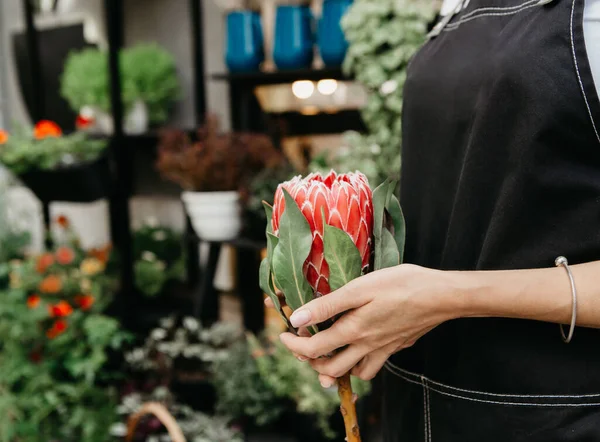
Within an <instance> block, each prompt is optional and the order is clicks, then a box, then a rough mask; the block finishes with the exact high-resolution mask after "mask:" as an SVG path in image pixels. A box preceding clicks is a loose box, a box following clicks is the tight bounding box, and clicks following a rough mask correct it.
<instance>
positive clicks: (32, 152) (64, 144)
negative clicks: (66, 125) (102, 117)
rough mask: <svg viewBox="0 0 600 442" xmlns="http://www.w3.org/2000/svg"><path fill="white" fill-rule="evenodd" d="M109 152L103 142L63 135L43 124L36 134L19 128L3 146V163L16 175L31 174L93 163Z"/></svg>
mask: <svg viewBox="0 0 600 442" xmlns="http://www.w3.org/2000/svg"><path fill="white" fill-rule="evenodd" d="M105 149H106V142H105V141H104V140H94V139H90V138H89V137H88V136H87V135H86V134H85V133H83V132H74V133H72V134H70V135H64V134H63V133H62V131H61V129H60V128H59V127H58V126H57V125H56V124H55V123H53V122H51V121H40V122H38V123H37V124H36V126H35V127H34V128H33V130H31V129H29V128H25V127H19V128H17V129H16V130H15V131H14V132H13V133H12V134H10V135H8V134H7V135H6V141H5V142H4V143H3V144H0V162H1V163H2V164H4V165H5V166H6V167H7V168H8V169H10V170H11V171H12V172H13V173H15V174H16V175H20V174H22V173H25V172H27V171H30V170H34V169H42V170H52V169H57V168H60V167H68V166H72V165H74V164H79V163H85V162H88V161H93V160H95V159H96V158H98V157H99V156H100V155H101V154H102V152H104V150H105Z"/></svg>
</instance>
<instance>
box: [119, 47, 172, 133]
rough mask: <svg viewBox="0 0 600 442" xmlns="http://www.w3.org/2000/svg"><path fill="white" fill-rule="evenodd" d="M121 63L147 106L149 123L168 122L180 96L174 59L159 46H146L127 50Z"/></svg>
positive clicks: (127, 76) (124, 72) (125, 73)
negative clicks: (172, 108)
mask: <svg viewBox="0 0 600 442" xmlns="http://www.w3.org/2000/svg"><path fill="white" fill-rule="evenodd" d="M122 63H123V74H124V76H125V77H126V78H127V79H128V81H131V82H132V83H133V84H134V85H135V87H136V89H137V93H138V97H139V98H141V99H142V101H144V103H146V105H147V106H148V113H149V117H150V121H152V122H153V123H160V122H164V121H166V120H167V117H168V111H169V110H170V108H171V106H172V105H173V104H174V103H175V101H176V100H177V99H179V97H180V95H181V91H180V86H179V80H178V79H177V69H176V66H175V60H174V59H173V56H172V55H171V54H170V53H169V52H167V51H166V50H164V49H162V48H161V47H160V46H159V45H157V44H156V43H145V44H139V45H136V46H133V47H131V48H128V49H125V50H124V51H123V61H122Z"/></svg>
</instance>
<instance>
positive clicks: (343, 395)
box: [337, 372, 361, 442]
mask: <svg viewBox="0 0 600 442" xmlns="http://www.w3.org/2000/svg"><path fill="white" fill-rule="evenodd" d="M337 382H338V394H339V396H340V401H341V405H340V411H341V412H342V416H343V417H344V426H345V427H346V441H347V442H361V439H360V431H359V429H358V418H357V417H356V404H355V402H356V399H355V397H354V394H353V393H352V384H351V383H350V372H348V373H346V374H345V375H344V376H342V377H341V378H338V380H337Z"/></svg>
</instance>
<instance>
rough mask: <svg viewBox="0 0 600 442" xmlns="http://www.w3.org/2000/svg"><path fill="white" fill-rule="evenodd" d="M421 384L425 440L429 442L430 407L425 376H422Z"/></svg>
mask: <svg viewBox="0 0 600 442" xmlns="http://www.w3.org/2000/svg"><path fill="white" fill-rule="evenodd" d="M421 386H422V387H423V425H424V430H423V434H424V436H423V437H424V440H425V442H429V425H428V423H429V407H428V406H427V392H426V391H425V380H424V378H423V377H421Z"/></svg>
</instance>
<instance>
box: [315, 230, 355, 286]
mask: <svg viewBox="0 0 600 442" xmlns="http://www.w3.org/2000/svg"><path fill="white" fill-rule="evenodd" d="M323 253H324V256H325V261H327V264H328V265H329V286H330V287H331V290H337V289H339V288H340V287H342V286H344V285H346V284H348V283H349V282H350V281H352V280H353V279H356V278H358V277H359V276H360V274H361V270H362V269H361V267H362V259H361V257H360V252H359V251H358V249H357V248H356V246H355V245H354V242H352V238H350V235H348V234H347V233H346V232H344V231H343V230H340V229H338V228H337V227H333V226H330V225H328V224H324V232H323Z"/></svg>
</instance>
